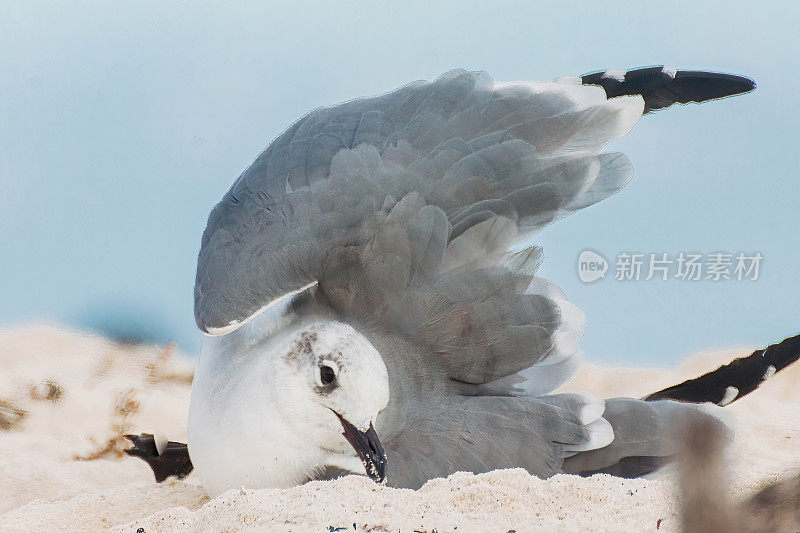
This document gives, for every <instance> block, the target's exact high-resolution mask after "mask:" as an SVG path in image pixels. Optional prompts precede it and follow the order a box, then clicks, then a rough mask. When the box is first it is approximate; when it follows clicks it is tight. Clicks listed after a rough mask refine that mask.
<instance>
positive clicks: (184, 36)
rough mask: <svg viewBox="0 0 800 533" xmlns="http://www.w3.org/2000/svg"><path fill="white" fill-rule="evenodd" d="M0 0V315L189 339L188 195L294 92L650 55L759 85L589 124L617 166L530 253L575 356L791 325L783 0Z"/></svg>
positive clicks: (575, 69)
mask: <svg viewBox="0 0 800 533" xmlns="http://www.w3.org/2000/svg"><path fill="white" fill-rule="evenodd" d="M0 6H2V10H1V12H0V50H2V53H0V202H2V203H1V204H0V205H1V207H2V208H0V272H1V273H2V276H0V284H1V285H0V327H2V328H10V327H14V326H18V325H22V324H27V323H31V322H52V323H58V324H64V325H67V326H70V327H76V328H81V329H88V330H92V331H96V332H100V333H103V334H106V335H109V336H111V337H114V338H116V339H121V340H129V341H148V342H151V341H152V342H159V343H161V342H167V341H171V340H172V341H175V342H176V343H178V344H179V345H180V346H181V347H182V348H183V349H184V350H186V351H188V352H189V353H198V352H199V346H200V340H201V336H200V334H199V333H198V331H197V329H196V327H195V324H194V318H193V311H192V291H193V284H194V274H195V272H194V270H195V261H196V256H197V252H198V248H199V243H200V236H201V233H202V231H203V228H204V226H205V220H206V216H207V215H208V212H209V211H210V209H211V207H212V206H213V205H214V204H215V203H216V202H217V200H219V199H220V198H221V196H222V194H223V193H224V192H225V191H226V190H227V188H228V187H229V186H230V184H231V183H232V182H233V180H234V179H235V178H236V176H238V174H239V173H240V172H241V171H242V170H243V169H244V168H245V167H247V165H248V164H249V163H250V162H251V161H252V160H253V159H254V158H255V156H256V155H257V154H258V153H259V152H260V151H261V150H262V149H263V148H264V147H265V146H266V145H267V144H268V143H269V142H270V140H271V139H273V138H274V137H275V136H276V135H277V134H279V133H280V132H281V131H282V130H283V129H284V128H286V127H287V126H288V125H289V124H291V123H292V122H293V121H294V120H296V119H297V118H299V117H300V116H301V115H303V114H304V113H306V112H307V111H309V110H311V109H313V108H315V107H317V106H320V105H326V104H334V103H337V102H341V101H343V100H347V99H351V98H353V97H357V96H363V95H371V94H375V93H381V92H385V91H388V90H391V89H393V88H395V87H397V86H400V85H403V84H405V83H407V82H410V81H412V80H418V79H429V80H430V79H433V78H435V77H437V76H439V75H440V74H442V73H443V72H445V71H447V70H449V69H451V68H454V67H463V68H467V69H474V70H486V71H488V72H489V73H490V74H491V75H492V76H493V77H494V78H495V79H496V80H502V81H507V80H520V79H531V80H540V79H551V78H554V77H559V76H564V75H577V74H581V73H585V72H589V71H593V70H599V69H605V68H620V69H625V68H631V67H637V66H646V65H653V64H662V63H664V64H667V65H672V66H676V67H683V68H697V69H712V70H719V71H724V72H734V73H739V74H745V75H748V76H751V77H752V78H754V79H755V80H756V82H757V83H758V86H759V87H758V90H757V91H756V92H754V93H752V94H749V95H745V96H741V97H738V98H735V99H729V100H726V101H722V102H712V103H709V104H706V105H703V106H695V105H692V106H685V107H678V108H673V109H669V110H667V111H664V112H661V113H657V114H655V115H654V116H648V117H646V118H645V119H643V120H642V121H641V122H640V124H639V125H638V126H637V127H636V128H635V129H634V131H633V132H631V134H630V135H628V136H627V137H625V138H624V139H621V140H619V141H616V142H615V143H614V144H613V145H611V146H609V147H608V149H609V150H620V151H624V152H625V153H627V154H628V156H629V157H630V158H631V159H632V161H633V163H634V165H635V167H636V176H635V177H634V180H633V182H632V183H631V184H630V185H628V187H627V188H625V189H624V190H623V191H622V192H621V193H619V194H618V195H616V196H614V197H612V198H611V199H609V200H607V201H605V202H603V203H601V204H599V205H597V206H594V207H592V208H591V209H588V210H586V211H582V212H580V213H578V214H576V215H574V216H571V217H569V218H567V219H565V220H563V221H561V222H559V223H558V224H556V225H553V226H552V227H550V228H548V229H547V230H545V232H544V233H542V234H541V235H540V239H539V240H540V244H541V245H542V246H543V247H544V249H545V263H544V265H543V267H542V270H541V274H542V275H543V276H545V277H547V278H550V279H552V280H554V281H555V282H557V283H558V284H559V285H560V286H561V287H562V289H564V291H565V292H566V294H567V296H568V297H569V299H570V300H572V301H573V302H575V303H576V304H577V305H578V306H580V307H581V308H582V309H583V310H584V311H585V312H586V314H587V320H588V323H587V328H586V332H585V335H584V339H583V347H584V350H585V351H586V352H587V356H588V359H589V361H594V362H600V363H617V364H641V365H648V366H662V365H669V364H672V363H674V362H675V361H677V360H679V359H682V358H684V357H686V356H687V355H690V354H693V353H696V352H697V351H700V350H703V349H718V348H727V347H745V346H762V345H767V344H769V343H772V342H776V341H779V340H781V339H783V338H784V337H786V336H789V335H791V334H796V333H797V332H798V330H800V303H798V302H799V301H800V299H798V295H799V292H798V287H800V268H798V264H800V246H798V236H797V226H798V216H797V201H798V198H800V184H799V183H798V182H799V181H800V172H799V171H800V163H798V156H797V152H798V137H799V135H798V127H797V120H798V117H800V100H798V98H797V97H796V93H797V89H798V87H800V59H799V57H798V54H797V50H799V49H800V34H798V32H797V31H796V28H797V24H798V22H800V4H799V3H797V2H770V3H766V4H765V3H752V2H702V3H697V2H683V1H673V2H669V3H652V2H638V1H636V2H611V3H608V2H602V3H598V2H569V1H566V2H558V3H543V2H513V3H512V2H491V3H490V2H463V1H461V2H435V3H434V2H403V3H399V2H396V3H384V2H374V3H369V4H366V3H363V2H361V3H356V2H331V3H322V2H320V3H304V2H292V3H289V2H285V3H282V4H273V5H268V4H267V3H265V2H236V3H225V4H224V5H223V4H222V3H220V4H216V5H215V4H208V3H204V2H192V3H180V4H177V3H176V4H164V3H161V2H130V3H122V2H100V1H98V2H89V1H87V2H81V3H56V2H34V1H29V2H24V3H23V2H2V3H0ZM587 248H590V249H593V250H597V251H599V252H601V253H602V254H603V255H605V257H607V258H609V260H611V261H613V260H614V258H615V257H616V255H617V254H618V253H619V252H622V251H638V252H642V253H650V252H654V253H659V254H660V253H664V252H666V253H670V254H677V253H679V252H692V251H694V252H701V253H712V252H717V251H727V252H730V253H737V252H740V251H743V252H748V253H754V252H760V253H761V254H762V255H763V257H764V259H763V263H762V264H761V272H760V276H759V279H758V280H757V281H721V282H712V281H695V282H687V281H680V280H670V281H666V282H665V281H655V280H654V281H649V282H645V281H638V282H621V281H615V280H613V279H612V277H613V276H611V275H609V276H607V278H606V279H604V280H601V281H598V282H596V283H593V284H584V283H582V282H581V281H580V280H579V279H578V275H577V268H576V262H577V258H578V255H579V253H580V252H581V251H582V250H584V249H587ZM612 269H613V266H612ZM609 274H613V272H610V273H609Z"/></svg>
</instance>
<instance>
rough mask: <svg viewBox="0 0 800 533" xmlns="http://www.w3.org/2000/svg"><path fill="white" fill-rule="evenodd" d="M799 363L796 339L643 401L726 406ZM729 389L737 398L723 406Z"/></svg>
mask: <svg viewBox="0 0 800 533" xmlns="http://www.w3.org/2000/svg"><path fill="white" fill-rule="evenodd" d="M799 359H800V335H795V336H794V337H789V338H787V339H784V340H783V341H782V342H780V343H778V344H773V345H771V346H768V347H767V348H765V349H763V350H756V351H755V352H753V353H752V354H750V355H748V356H746V357H740V358H738V359H734V360H733V361H732V362H730V363H729V364H727V365H723V366H721V367H719V368H717V369H716V370H713V371H711V372H709V373H707V374H703V375H702V376H700V377H697V378H694V379H689V380H686V381H684V382H683V383H679V384H677V385H673V386H672V387H668V388H666V389H662V390H660V391H658V392H654V393H653V394H651V395H649V396H647V397H645V398H644V399H645V400H648V401H653V400H679V401H684V402H692V403H702V402H713V403H716V404H720V405H727V404H728V403H731V402H734V401H736V400H738V399H739V398H741V397H743V396H745V395H747V394H749V393H751V392H753V391H754V390H756V389H757V388H758V386H759V385H761V384H762V383H763V382H764V380H765V379H767V378H768V377H769V376H770V375H772V374H774V373H776V372H780V371H781V370H783V369H784V368H786V367H787V366H789V365H790V364H792V363H794V362H796V361H797V360H799ZM770 367H771V369H770ZM728 387H734V388H735V389H736V395H735V396H733V397H732V398H728V399H727V400H726V401H724V402H723V399H725V398H726V391H727V390H728Z"/></svg>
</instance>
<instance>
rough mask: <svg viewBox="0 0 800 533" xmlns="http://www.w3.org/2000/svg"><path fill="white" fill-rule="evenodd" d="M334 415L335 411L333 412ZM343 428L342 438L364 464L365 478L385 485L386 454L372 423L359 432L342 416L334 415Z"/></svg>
mask: <svg viewBox="0 0 800 533" xmlns="http://www.w3.org/2000/svg"><path fill="white" fill-rule="evenodd" d="M334 413H336V411H334ZM336 416H338V417H339V420H340V421H341V422H342V427H343V428H344V432H343V433H342V435H344V438H346V439H347V442H349V443H350V444H351V445H352V446H353V448H354V449H355V450H356V453H357V454H358V457H359V459H361V462H362V463H364V469H365V470H366V471H367V476H369V478H370V479H371V480H372V481H374V482H376V483H380V484H381V485H383V484H385V483H386V452H385V451H383V446H382V445H381V441H380V440H378V434H377V433H375V428H374V427H372V423H370V425H369V429H367V431H359V430H358V428H356V427H355V426H354V425H353V424H351V423H350V422H348V421H347V420H345V419H344V418H343V417H342V415H340V414H339V413H336Z"/></svg>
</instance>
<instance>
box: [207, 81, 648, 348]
mask: <svg viewBox="0 0 800 533" xmlns="http://www.w3.org/2000/svg"><path fill="white" fill-rule="evenodd" d="M643 109H644V107H643V101H642V99H641V97H639V96H626V97H621V98H615V99H611V100H608V99H607V98H606V94H605V92H604V90H603V89H602V88H600V87H593V86H582V85H580V80H578V79H577V78H575V79H571V80H564V81H559V82H548V83H506V84H498V83H494V82H493V81H492V80H491V79H490V78H489V76H488V75H486V74H484V73H480V72H477V73H476V72H465V71H452V72H450V73H448V74H445V75H444V76H442V77H441V78H439V79H438V80H436V81H434V82H432V83H423V82H419V83H414V84H411V85H408V86H406V87H403V88H401V89H398V90H397V91H394V92H392V93H389V94H386V95H383V96H379V97H375V98H365V99H359V100H354V101H352V102H348V103H345V104H342V105H339V106H335V107H329V108H321V109H318V110H316V111H313V112H311V113H309V114H308V115H307V116H305V117H304V118H302V119H301V120H299V121H298V122H297V123H295V124H294V125H292V126H291V127H290V128H289V129H288V130H286V132H284V133H283V134H282V135H281V136H280V137H278V138H277V139H276V140H275V141H274V142H273V143H272V144H271V145H270V146H269V147H268V148H267V149H266V150H265V151H264V152H263V153H262V154H261V155H260V156H259V157H258V158H257V159H256V160H255V161H254V162H253V164H252V165H251V166H250V167H249V168H248V169H247V170H245V172H244V173H243V174H242V175H241V176H240V177H239V178H238V179H237V180H236V182H235V183H234V185H233V186H232V187H231V189H230V190H229V191H228V192H227V193H226V195H225V196H224V197H223V199H222V201H220V203H219V204H218V205H217V206H216V207H215V208H214V210H213V211H212V213H211V215H210V216H209V221H208V225H207V228H206V231H205V233H204V235H203V239H202V245H201V250H200V256H199V259H198V269H197V280H196V285H195V317H196V320H197V324H198V326H199V327H200V329H201V330H203V331H205V332H207V333H211V334H219V333H224V332H226V331H230V330H232V329H235V328H236V327H237V326H238V325H239V324H241V323H242V322H244V321H246V320H247V319H248V318H249V317H252V316H253V315H254V314H256V313H257V312H258V311H259V310H261V309H262V308H263V307H265V306H267V305H269V304H270V302H273V301H274V300H276V299H277V298H280V297H281V296H283V295H285V294H287V293H290V292H292V291H295V290H298V289H301V288H302V287H304V286H307V285H308V284H310V283H314V282H316V281H318V280H319V279H320V277H321V273H322V271H323V268H324V265H325V261H326V258H327V256H328V255H329V254H330V253H331V251H332V250H337V249H339V248H341V247H342V246H343V245H344V244H347V245H355V246H364V245H365V243H366V242H368V241H369V240H370V239H371V238H372V233H373V228H372V227H371V224H372V220H373V218H374V217H375V216H376V215H378V214H380V213H381V212H385V210H386V209H391V208H392V207H393V206H394V204H395V203H396V202H397V201H399V200H400V199H402V198H405V197H406V196H407V195H409V194H412V193H413V194H416V195H417V197H419V199H420V200H421V201H422V203H423V204H426V205H430V206H432V207H436V208H438V209H439V210H440V211H442V212H443V213H444V215H445V218H446V220H447V223H448V224H449V225H450V227H451V229H452V230H453V231H452V234H450V231H449V230H448V241H449V242H450V252H451V253H450V258H451V259H448V261H449V262H450V263H449V264H450V267H452V265H453V264H455V263H458V262H463V261H464V260H465V259H466V258H465V257H464V253H466V250H467V248H469V247H466V248H465V247H464V244H465V243H466V242H467V241H468V240H474V239H483V240H484V241H485V242H489V241H494V243H493V245H492V246H490V250H489V251H490V253H489V254H488V256H487V258H486V260H487V261H490V259H492V258H494V257H495V255H497V254H496V253H495V252H497V253H499V252H500V251H504V250H505V247H507V246H508V245H509V244H511V243H515V242H517V243H518V242H520V241H523V240H524V239H525V237H527V236H529V235H531V234H532V233H534V232H535V231H536V230H538V229H540V228H542V227H543V226H545V225H546V224H548V223H549V222H551V221H552V220H554V219H555V218H557V217H559V216H562V215H563V214H565V213H568V212H570V211H573V210H575V209H579V208H581V207H585V206H586V205H589V204H591V203H594V202H596V201H599V200H600V199H602V198H605V197H607V196H608V195H610V194H613V193H614V192H615V191H616V190H618V189H619V188H620V187H622V186H623V185H624V184H625V183H626V182H627V181H628V180H629V179H630V177H631V174H632V170H631V167H630V165H629V163H628V161H627V159H626V158H625V157H624V156H622V155H620V154H604V155H597V154H596V152H597V151H598V150H599V149H600V148H601V147H602V146H603V145H605V144H606V143H607V142H608V141H610V140H611V139H613V138H615V137H618V136H620V135H623V134H624V133H626V132H627V131H628V130H629V129H630V128H631V127H632V126H633V124H634V123H635V122H636V121H637V120H638V118H639V117H640V116H641V114H642V111H643ZM490 220H494V222H489V221H490ZM488 229H492V230H493V232H489V233H486V231H487V230H488ZM481 232H483V234H481ZM495 232H496V233H495ZM459 250H460V251H459ZM481 253H483V252H481Z"/></svg>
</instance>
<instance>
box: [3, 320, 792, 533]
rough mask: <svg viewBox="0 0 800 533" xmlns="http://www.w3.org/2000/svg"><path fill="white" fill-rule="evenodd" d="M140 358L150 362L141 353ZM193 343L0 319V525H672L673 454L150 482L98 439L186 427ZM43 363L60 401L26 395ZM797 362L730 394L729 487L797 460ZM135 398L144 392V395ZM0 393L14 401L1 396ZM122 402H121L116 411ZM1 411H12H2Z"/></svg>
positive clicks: (635, 380) (645, 385)
mask: <svg viewBox="0 0 800 533" xmlns="http://www.w3.org/2000/svg"><path fill="white" fill-rule="evenodd" d="M749 352H750V350H749V349H746V348H743V349H740V350H726V351H725V352H719V353H714V354H705V355H703V356H701V357H697V358H694V359H692V360H691V361H689V362H687V363H686V364H685V365H683V366H681V368H679V369H674V370H635V369H629V368H623V369H612V368H601V367H594V366H589V367H586V368H585V369H584V370H583V371H582V372H581V374H580V375H579V376H578V377H577V378H576V379H575V380H574V381H573V382H572V383H570V385H569V386H568V389H569V390H586V391H590V392H593V393H595V394H597V395H599V396H602V397H611V396H626V395H632V396H642V395H644V394H646V393H648V392H652V391H655V390H657V389H659V388H662V387H664V386H667V385H671V384H674V383H677V382H678V381H680V380H682V379H685V378H687V377H693V376H695V375H698V374H700V373H702V372H704V371H706V370H709V369H712V368H715V367H716V366H717V365H719V364H721V363H724V362H727V361H729V360H730V359H731V358H733V357H735V356H739V355H742V354H745V353H749ZM148 365H149V366H148ZM192 366H193V363H192V361H191V360H190V359H188V358H186V357H184V356H182V355H180V354H177V353H174V352H165V351H164V349H163V347H161V348H160V347H138V348H130V347H122V346H119V345H115V344H114V343H111V342H109V341H106V340H104V339H100V338H96V337H88V336H85V335H80V334H78V333H74V332H68V331H65V330H61V329H56V328H53V327H46V326H37V327H29V328H23V329H16V330H10V331H6V332H0V402H2V401H6V402H10V405H13V406H15V407H17V408H21V409H24V410H26V411H27V413H28V414H27V416H26V417H25V418H24V419H22V420H21V421H19V422H18V423H17V425H16V426H15V427H14V428H11V429H7V430H4V431H2V430H0V513H5V514H2V515H0V531H47V530H71V531H93V530H103V529H110V528H113V527H114V526H117V527H118V528H119V529H122V530H125V531H136V530H137V529H139V528H144V531H148V532H150V531H186V530H190V531H191V530H194V531H236V530H240V529H255V530H265V531H330V528H331V527H332V528H334V529H335V528H338V527H342V528H346V529H343V530H341V531H353V530H354V529H353V526H354V525H355V530H356V531H409V532H410V531H415V530H417V531H426V532H428V533H431V532H432V531H433V530H434V529H436V530H437V531H438V532H439V533H444V532H445V531H459V532H462V531H481V532H482V531H502V532H506V531H508V530H516V531H518V532H522V531H656V529H657V526H659V525H660V527H659V528H658V531H676V530H677V528H678V508H679V504H678V501H677V496H676V494H677V491H676V488H675V487H676V485H675V478H676V476H675V473H674V469H672V468H667V469H665V470H662V471H661V472H659V473H657V474H655V475H652V476H650V477H648V478H647V479H636V480H624V479H619V478H615V477H611V476H606V475H601V476H594V477H592V478H580V477H577V476H564V475H562V476H556V477H554V478H552V479H549V480H547V481H542V480H539V479H537V478H534V477H532V476H529V475H528V474H527V473H526V472H524V471H523V470H504V471H496V472H491V473H488V474H483V475H478V476H475V475H472V474H467V473H459V474H456V475H453V476H451V477H449V478H448V479H436V480H432V481H430V482H429V483H427V484H426V485H425V486H424V487H423V488H422V489H420V490H419V491H411V490H400V489H390V488H385V487H379V486H377V485H375V484H374V483H372V482H371V481H369V480H368V479H366V478H364V477H360V476H350V477H347V478H344V479H340V480H337V481H332V482H314V483H309V484H307V485H305V486H302V487H296V488H294V489H289V490H244V491H242V490H237V491H230V492H228V493H226V494H224V495H222V496H220V497H219V498H216V499H214V500H211V501H209V500H208V497H207V496H206V495H205V493H204V492H203V490H202V488H200V487H199V486H198V485H197V480H195V479H193V477H192V476H189V477H188V478H187V479H186V480H185V481H170V482H167V483H164V484H162V485H157V484H156V483H155V482H154V481H153V477H152V474H151V472H150V470H149V468H148V467H147V465H146V464H145V463H144V462H142V461H140V460H138V459H134V458H129V457H119V456H118V455H117V454H118V450H119V447H120V445H122V446H124V445H125V443H124V442H121V441H119V440H116V441H115V440H112V441H111V445H110V446H108V447H107V448H108V453H106V454H104V455H102V456H101V457H100V458H98V459H95V460H90V461H79V460H75V459H74V457H75V456H76V455H80V456H88V455H91V454H92V453H95V455H98V454H99V451H100V450H102V449H103V448H104V447H106V444H107V443H108V442H109V439H113V438H114V437H115V436H116V435H118V434H119V433H120V432H132V433H139V432H144V431H146V432H153V431H156V432H161V433H163V434H165V435H166V436H167V437H169V438H170V439H172V440H183V439H185V437H186V434H185V431H186V413H187V409H188V400H189V385H188V380H189V378H190V376H191V371H192ZM46 379H50V380H52V381H53V382H55V383H56V384H58V386H59V387H60V388H61V389H63V394H62V396H61V398H60V399H58V400H57V401H51V400H47V399H35V398H34V397H32V395H31V392H30V387H31V385H36V384H40V385H39V387H38V389H37V390H38V392H39V395H40V396H41V395H42V393H46V392H47V391H48V389H47V387H45V386H44V385H41V383H42V380H46ZM798 381H800V365H798V366H796V367H793V368H789V369H787V370H785V371H783V372H781V373H780V374H778V375H777V376H776V377H775V378H773V380H771V382H769V383H767V384H765V385H764V386H762V388H761V389H759V390H758V391H756V392H755V393H753V394H752V395H751V396H748V397H747V398H745V399H743V400H741V401H739V402H736V403H734V404H733V405H731V406H730V407H729V408H728V409H729V411H730V412H731V413H733V414H734V415H735V416H736V419H737V422H738V423H737V426H736V439H735V441H734V443H733V447H732V461H731V469H732V486H731V491H732V493H733V495H734V496H735V497H743V496H745V495H746V494H749V493H752V492H753V491H755V490H757V489H758V488H759V487H761V486H763V485H764V484H766V483H768V482H771V481H774V480H776V479H778V478H779V477H783V476H786V475H789V474H792V473H794V472H796V471H797V469H798V467H800V390H798V387H796V386H795V385H796V384H797V383H798ZM131 401H132V402H138V407H137V406H135V405H134V404H132V403H131ZM2 405H6V406H8V405H9V403H6V404H2V403H0V410H2ZM126 412H127V413H128V414H127V415H126V414H125V413H126ZM7 414H8V413H7Z"/></svg>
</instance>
